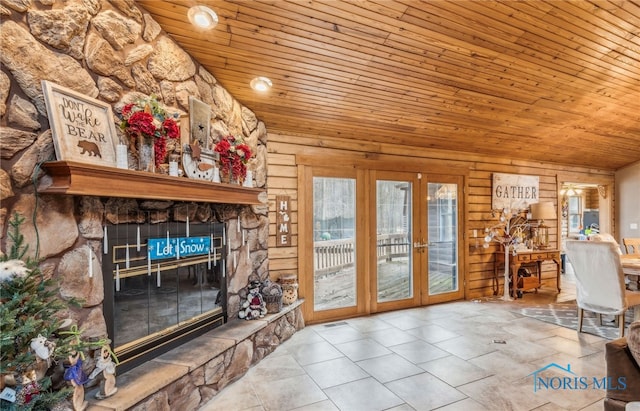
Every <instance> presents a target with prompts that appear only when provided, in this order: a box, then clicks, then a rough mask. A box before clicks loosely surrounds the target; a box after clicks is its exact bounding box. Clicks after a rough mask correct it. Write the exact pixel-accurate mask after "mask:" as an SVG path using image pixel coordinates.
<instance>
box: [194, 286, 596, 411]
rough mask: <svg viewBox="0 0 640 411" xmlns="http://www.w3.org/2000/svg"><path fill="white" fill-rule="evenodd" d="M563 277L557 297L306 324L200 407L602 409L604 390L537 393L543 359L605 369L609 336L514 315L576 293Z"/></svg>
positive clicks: (582, 371) (586, 370)
mask: <svg viewBox="0 0 640 411" xmlns="http://www.w3.org/2000/svg"><path fill="white" fill-rule="evenodd" d="M565 277H566V276H565V275H563V280H565V283H564V284H563V288H564V289H563V292H562V293H560V294H558V293H556V292H555V290H553V289H551V288H543V289H541V290H540V291H539V292H538V293H537V294H533V293H525V295H524V298H522V299H520V300H517V301H515V302H504V301H501V300H499V299H496V298H485V299H481V300H480V301H461V302H453V303H447V304H439V305H434V306H428V307H421V308H414V309H408V310H402V311H394V312H388V313H381V314H376V315H372V316H368V317H361V318H353V319H348V320H344V321H337V322H333V323H325V324H316V325H310V326H307V327H306V328H304V329H303V330H301V331H299V332H297V333H296V334H295V335H294V336H293V337H291V339H289V340H288V341H286V342H285V343H284V344H282V345H281V346H279V347H278V348H277V349H276V350H275V351H274V352H273V353H272V354H271V355H269V356H268V357H267V358H265V359H263V360H262V361H261V362H260V363H259V364H257V365H256V366H254V367H253V368H251V369H250V370H249V372H248V373H247V374H246V375H245V376H243V377H242V378H241V379H240V380H238V381H236V382H234V383H233V384H231V385H229V386H227V387H226V388H225V389H224V390H223V391H222V392H220V393H219V394H218V395H217V396H216V397H214V398H213V399H212V400H211V401H210V402H209V403H208V404H207V405H205V406H204V407H203V408H201V411H214V410H225V411H233V410H251V411H285V410H305V411H320V410H344V411H358V410H363V411H374V410H394V411H405V410H432V409H437V410H443V411H445V410H446V411H451V410H464V411H475V410H540V411H542V410H554V411H557V410H585V411H588V410H602V408H603V397H604V394H605V393H604V391H603V390H601V389H592V388H591V389H587V390H580V391H571V390H547V389H540V390H538V391H537V392H534V384H533V382H534V379H533V376H532V373H534V372H536V371H537V370H539V369H540V368H542V367H545V366H546V365H548V364H550V363H556V364H559V365H561V366H563V367H565V366H566V365H567V364H570V365H571V370H572V371H573V372H574V373H576V374H578V375H586V376H597V377H599V378H602V377H604V376H605V364H604V351H603V350H604V344H605V342H606V341H607V340H604V339H602V338H600V337H596V336H593V335H589V334H581V335H578V334H577V333H576V332H575V331H573V330H570V329H567V328H562V327H559V326H556V325H553V324H548V323H544V322H541V321H538V320H535V319H531V318H527V317H523V316H520V315H518V314H515V313H514V312H513V309H514V308H515V307H516V306H517V305H520V304H527V303H531V302H533V301H536V302H541V301H549V302H551V301H566V300H571V299H574V298H575V294H574V292H575V287H574V286H573V284H572V282H571V279H570V278H565ZM494 340H504V342H505V344H499V343H494ZM544 373H545V375H546V376H549V377H553V376H560V377H564V376H565V375H564V374H562V372H556V371H554V370H551V369H550V370H547V371H544ZM589 378H590V377H589Z"/></svg>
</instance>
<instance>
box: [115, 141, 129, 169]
mask: <svg viewBox="0 0 640 411" xmlns="http://www.w3.org/2000/svg"><path fill="white" fill-rule="evenodd" d="M116 167H118V168H125V169H126V168H129V163H128V160H127V145H126V144H118V145H117V146H116Z"/></svg>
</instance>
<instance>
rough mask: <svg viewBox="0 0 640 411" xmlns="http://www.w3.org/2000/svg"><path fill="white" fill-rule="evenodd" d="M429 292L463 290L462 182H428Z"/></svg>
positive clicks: (430, 293) (432, 293) (440, 292)
mask: <svg viewBox="0 0 640 411" xmlns="http://www.w3.org/2000/svg"><path fill="white" fill-rule="evenodd" d="M427 192H428V195H427V216H428V233H427V235H428V284H429V295H437V294H444V293H451V292H455V291H458V290H459V284H458V283H459V281H458V184H451V183H433V182H429V183H428V184H427Z"/></svg>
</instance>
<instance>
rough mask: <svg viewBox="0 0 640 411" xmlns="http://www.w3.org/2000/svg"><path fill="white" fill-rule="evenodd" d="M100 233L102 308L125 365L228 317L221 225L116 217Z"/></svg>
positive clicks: (159, 350)
mask: <svg viewBox="0 0 640 411" xmlns="http://www.w3.org/2000/svg"><path fill="white" fill-rule="evenodd" d="M105 238H106V240H105V244H104V251H105V253H106V255H105V258H104V259H103V262H104V263H103V272H104V273H105V274H104V275H105V302H104V311H105V318H106V320H107V331H108V333H109V337H110V338H111V340H112V342H113V348H114V351H115V353H116V354H117V355H118V358H119V360H120V362H121V364H122V365H121V368H122V369H129V368H132V367H134V366H136V365H138V364H140V363H142V362H143V361H146V360H148V359H150V358H153V357H155V356H157V355H159V354H160V353H162V352H165V351H167V350H169V349H170V348H172V347H174V346H176V345H179V344H181V343H183V342H185V341H186V340H188V339H191V338H194V337H195V336H196V335H200V334H202V333H203V332H205V331H207V330H209V329H211V328H213V327H215V326H218V325H221V324H223V323H224V322H225V321H226V279H225V271H224V269H225V268H224V259H225V250H226V247H224V245H225V244H224V243H225V242H226V241H225V240H226V239H225V236H224V224H220V223H205V224H189V223H188V222H187V223H165V224H149V225H133V226H132V225H122V224H121V225H115V226H110V227H108V229H107V235H106V236H105Z"/></svg>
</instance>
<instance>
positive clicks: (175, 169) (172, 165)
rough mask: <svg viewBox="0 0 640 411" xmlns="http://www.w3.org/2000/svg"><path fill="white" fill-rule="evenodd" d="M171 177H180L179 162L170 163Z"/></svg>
mask: <svg viewBox="0 0 640 411" xmlns="http://www.w3.org/2000/svg"><path fill="white" fill-rule="evenodd" d="M169 175H170V176H173V177H178V162H177V161H169Z"/></svg>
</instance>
